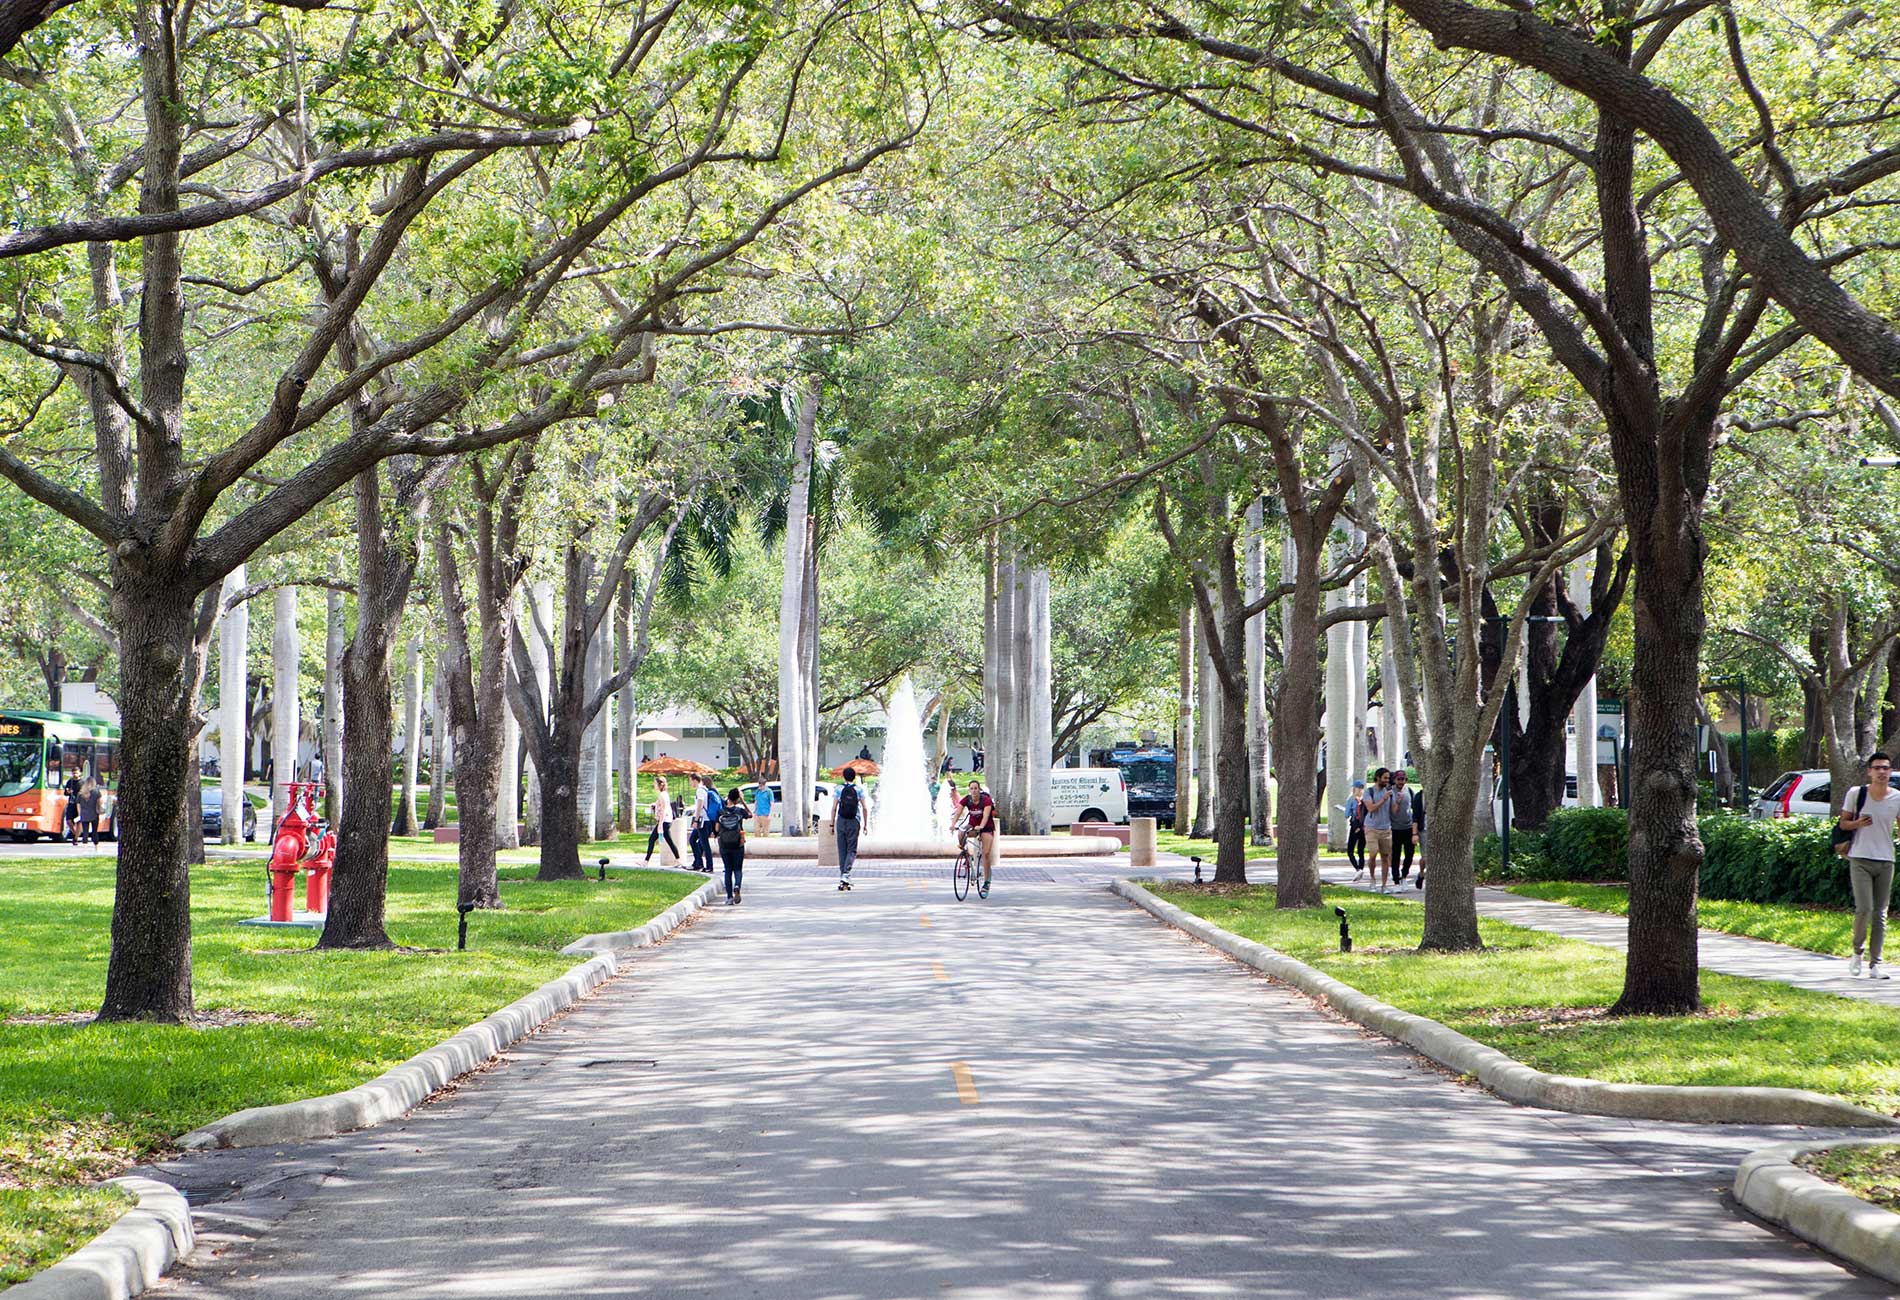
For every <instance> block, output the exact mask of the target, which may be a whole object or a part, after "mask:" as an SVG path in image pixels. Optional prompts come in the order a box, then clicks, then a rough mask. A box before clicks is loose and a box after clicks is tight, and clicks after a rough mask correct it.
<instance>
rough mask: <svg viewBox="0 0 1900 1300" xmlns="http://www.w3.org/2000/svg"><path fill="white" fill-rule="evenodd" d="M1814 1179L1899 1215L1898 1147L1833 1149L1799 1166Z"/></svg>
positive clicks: (1898, 1145) (1899, 1163)
mask: <svg viewBox="0 0 1900 1300" xmlns="http://www.w3.org/2000/svg"><path fill="white" fill-rule="evenodd" d="M1799 1163H1800V1164H1801V1166H1802V1168H1804V1169H1806V1170H1807V1171H1808V1172H1809V1173H1811V1174H1813V1175H1814V1176H1815V1177H1817V1178H1825V1179H1827V1180H1828V1181H1829V1182H1830V1183H1834V1184H1836V1185H1838V1186H1840V1187H1843V1188H1846V1189H1847V1190H1848V1191H1850V1192H1852V1193H1853V1194H1854V1195H1856V1196H1858V1197H1860V1198H1861V1199H1862V1200H1864V1201H1872V1202H1873V1203H1874V1204H1875V1205H1879V1206H1884V1207H1885V1208H1887V1209H1889V1210H1893V1211H1895V1212H1897V1213H1900V1144H1896V1145H1892V1146H1866V1147H1836V1148H1835V1149H1834V1150H1832V1151H1822V1152H1819V1153H1818V1154H1816V1155H1812V1156H1808V1157H1806V1158H1805V1159H1803V1160H1801V1161H1800V1162H1799Z"/></svg>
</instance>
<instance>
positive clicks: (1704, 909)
mask: <svg viewBox="0 0 1900 1300" xmlns="http://www.w3.org/2000/svg"><path fill="white" fill-rule="evenodd" d="M1507 888H1508V889H1509V890H1510V891H1511V892H1512V893H1513V894H1522V895H1524V897H1526V898H1542V899H1548V900H1549V901H1550V902H1553V903H1568V904H1569V905H1570V906H1572V907H1582V908H1588V909H1589V910H1590V911H1592V912H1609V913H1611V914H1613V915H1616V916H1628V915H1629V910H1630V897H1629V888H1628V887H1627V886H1625V885H1579V884H1571V883H1568V882H1565V881H1556V880H1553V881H1536V882H1526V883H1524V884H1517V885H1510V886H1507ZM1696 920H1697V921H1698V922H1699V923H1700V924H1701V925H1703V926H1704V927H1705V928H1707V929H1710V930H1721V931H1723V932H1724V933H1726V934H1741V935H1747V936H1748V937H1749V938H1751V939H1767V940H1770V941H1771V942H1774V943H1785V944H1788V945H1790V946H1792V947H1796V948H1806V949H1807V950H1808V951H1809V952H1821V953H1827V954H1828V955H1830V956H1834V957H1846V956H1849V955H1850V954H1851V953H1852V952H1853V951H1854V914H1853V913H1852V912H1843V911H1840V910H1839V909H1837V908H1831V907H1795V906H1792V905H1790V904H1787V903H1740V902H1736V901H1735V900H1734V899H1729V898H1704V899H1700V900H1698V901H1697V903H1696Z"/></svg>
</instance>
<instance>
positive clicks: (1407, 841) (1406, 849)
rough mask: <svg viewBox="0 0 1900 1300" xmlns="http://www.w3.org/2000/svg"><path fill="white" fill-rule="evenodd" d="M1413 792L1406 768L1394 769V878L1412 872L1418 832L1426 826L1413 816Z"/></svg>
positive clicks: (1396, 878)
mask: <svg viewBox="0 0 1900 1300" xmlns="http://www.w3.org/2000/svg"><path fill="white" fill-rule="evenodd" d="M1412 798H1413V796H1412V792H1411V791H1410V790H1409V789H1407V788H1406V785H1405V769H1404V768H1402V767H1395V768H1393V769H1392V879H1393V881H1394V882H1397V881H1400V880H1403V879H1405V878H1406V877H1407V876H1409V875H1411V874H1412V850H1413V847H1414V845H1415V843H1416V836H1417V834H1418V832H1420V831H1422V830H1423V829H1424V828H1423V827H1421V826H1419V825H1418V824H1417V821H1416V819H1415V818H1414V817H1413V811H1414V805H1413V803H1412Z"/></svg>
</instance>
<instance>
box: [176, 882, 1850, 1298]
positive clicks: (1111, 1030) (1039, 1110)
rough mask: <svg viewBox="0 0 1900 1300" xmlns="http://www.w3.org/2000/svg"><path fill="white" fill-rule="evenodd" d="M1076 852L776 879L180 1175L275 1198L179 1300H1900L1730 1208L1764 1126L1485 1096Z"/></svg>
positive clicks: (210, 1208)
mask: <svg viewBox="0 0 1900 1300" xmlns="http://www.w3.org/2000/svg"><path fill="white" fill-rule="evenodd" d="M1030 871H1031V872H1032V873H1033V874H1035V875H1042V874H1045V872H1044V871H1042V870H1035V869H1033V868H1032V869H1030ZM1084 873H1087V874H1090V875H1093V874H1094V873H1095V869H1092V868H1075V867H1068V866H1064V865H1063V864H1061V863H1055V862H1052V863H1049V864H1046V874H1047V875H1048V876H1050V877H1053V878H1054V879H1052V880H1051V881H1050V883H1031V882H1030V881H1027V880H1025V881H1022V882H1019V883H1012V882H1011V881H1010V880H1009V877H1008V874H1007V869H1005V872H1004V874H1001V875H999V878H998V880H999V883H998V888H997V890H996V892H995V893H994V894H993V895H992V896H991V899H990V901H989V902H988V903H987V904H984V905H978V904H976V903H975V901H974V900H972V901H970V902H968V903H965V904H961V905H959V904H957V903H955V901H954V900H953V899H952V898H951V896H950V892H949V890H948V888H947V886H946V881H945V880H944V878H943V877H944V876H945V875H946V874H947V873H946V872H941V871H931V872H929V873H928V874H927V875H926V874H925V873H924V872H922V871H919V872H916V873H914V874H912V876H911V878H909V879H904V878H888V879H881V880H878V881H875V882H871V883H867V884H865V885H864V886H862V887H861V888H860V889H859V890H857V891H855V892H854V893H853V894H852V896H851V897H850V899H849V900H841V899H839V898H837V897H836V896H835V895H833V894H831V893H830V892H829V890H828V886H827V885H826V884H825V882H824V881H822V880H812V879H800V878H796V877H790V878H784V879H780V878H776V877H775V876H774V875H772V874H771V873H770V872H761V873H760V878H759V879H758V880H757V882H756V883H755V884H751V885H749V888H748V891H747V896H746V902H745V905H744V906H743V907H740V908H738V909H734V910H722V911H716V912H714V913H713V914H712V915H709V916H707V917H706V918H705V919H704V920H702V921H700V922H699V923H698V924H696V925H695V926H693V927H692V928H690V929H689V930H687V931H685V932H684V933H682V934H681V935H680V936H678V937H677V938H675V939H673V940H671V941H669V942H668V943H667V944H666V945H664V946H662V947H661V948H659V949H656V950H654V951H652V952H650V953H648V954H646V955H645V956H643V957H640V958H639V959H637V960H636V962H635V964H634V966H633V969H632V971H631V973H630V974H628V975H627V976H625V977H624V978H622V979H621V980H619V981H618V982H616V983H615V984H613V985H611V986H609V988H608V989H606V990H605V991H603V992H602V993H600V994H599V995H597V996H596V997H595V998H594V999H592V1000H591V1001H590V1002H588V1003H587V1004H586V1005H584V1006H583V1007H581V1008H579V1009H577V1010H576V1011H574V1012H573V1013H571V1014H570V1015H568V1016H566V1017H564V1018H563V1019H562V1020H560V1021H558V1022H557V1023H556V1024H554V1025H552V1026H550V1027H549V1028H548V1029H547V1030H545V1031H543V1032H542V1033H541V1034H539V1035H536V1036H535V1037H533V1038H530V1039H528V1040H526V1041H524V1042H522V1043H521V1044H519V1045H518V1046H517V1047H516V1048H515V1049H513V1050H512V1051H510V1052H509V1053H508V1059H507V1060H506V1061H505V1063H504V1064H502V1065H501V1066H499V1067H497V1068H496V1069H494V1070H491V1071H489V1072H487V1073H485V1074H483V1075H481V1076H479V1077H478V1078H476V1079H472V1080H470V1081H469V1082H468V1083H466V1084H465V1085H464V1086H463V1087H461V1088H460V1089H458V1090H457V1091H456V1093H455V1094H454V1095H453V1096H451V1097H448V1098H445V1099H443V1100H442V1101H440V1102H438V1103H436V1104H434V1105H432V1106H430V1107H428V1108H426V1109H424V1110H422V1111H420V1112H418V1113H417V1114H416V1115H415V1116H414V1117H413V1118H412V1119H411V1120H409V1121H407V1122H405V1123H404V1124H402V1125H400V1126H399V1127H396V1128H391V1129H388V1130H381V1131H373V1132H367V1133H362V1134H358V1135H354V1136H349V1137H344V1138H339V1139H335V1140H333V1141H329V1142H324V1143H318V1144H313V1145H310V1146H307V1147H300V1148H292V1149H290V1150H289V1151H287V1152H286V1153H285V1154H284V1156H283V1158H281V1159H280V1158H279V1157H278V1156H277V1154H276V1153H275V1152H274V1151H273V1152H270V1153H265V1152H256V1153H252V1152H226V1153H218V1154H216V1155H214V1156H212V1157H210V1158H209V1159H206V1160H201V1161H192V1162H189V1163H188V1164H186V1165H184V1166H181V1168H180V1173H181V1175H182V1176H183V1177H184V1179H185V1180H186V1185H187V1187H188V1188H190V1189H191V1190H192V1192H193V1199H194V1202H196V1201H197V1200H198V1189H203V1191H204V1193H205V1194H206V1196H207V1202H206V1204H205V1209H204V1218H205V1221H206V1222H208V1223H210V1224H213V1225H216V1224H219V1223H220V1222H224V1223H226V1225H227V1227H228V1226H229V1225H230V1222H231V1219H232V1218H235V1216H236V1215H237V1214H239V1213H260V1214H263V1215H267V1216H269V1220H268V1221H267V1222H264V1223H261V1224H258V1225H256V1226H255V1227H254V1228H253V1229H252V1231H253V1232H256V1233H258V1234H260V1235H259V1236H258V1239H257V1240H256V1241H254V1242H248V1243H243V1244H231V1245H229V1246H228V1248H226V1249H224V1250H223V1252H222V1253H221V1254H218V1255H217V1256H216V1257H215V1258H210V1257H204V1258H202V1260H201V1262H196V1263H194V1266H193V1267H191V1268H190V1269H188V1270H186V1271H185V1272H184V1273H183V1274H182V1275H181V1282H180V1285H179V1288H178V1289H179V1293H180V1294H183V1295H189V1296H206V1297H210V1296H231V1297H238V1296H267V1295H286V1294H292V1293H295V1294H299V1295H345V1294H356V1293H360V1292H362V1291H363V1290H364V1289H368V1290H372V1291H378V1292H385V1293H390V1294H394V1293H401V1294H405V1295H435V1294H442V1295H450V1294H467V1293H468V1292H469V1291H471V1290H493V1291H495V1292H496V1293H505V1294H509V1295H517V1296H570V1295H586V1294H602V1295H622V1296H646V1295H653V1296H660V1295H668V1296H675V1295H705V1296H766V1297H773V1296H786V1297H793V1296H819V1295H822V1296H831V1297H853V1298H857V1297H865V1298H869V1297H927V1296H942V1295H952V1296H1024V1297H1028V1296H1036V1297H1045V1296H1047V1297H1067V1296H1078V1297H1079V1296H1151V1295H1171V1294H1193V1295H1220V1296H1256V1297H1257V1296H1288V1297H1294V1296H1299V1297H1315V1296H1318V1297H1342V1298H1343V1297H1355V1296H1366V1295H1378V1294H1386V1293H1389V1294H1406V1295H1417V1296H1445V1297H1467V1298H1468V1297H1478V1296H1484V1297H1493V1296H1495V1297H1513V1298H1516V1297H1523V1296H1529V1295H1545V1294H1548V1295H1563V1296H1632V1295H1659V1294H1687V1295H1723V1296H1736V1297H1744V1296H1760V1297H1771V1296H1773V1297H1780V1296H1787V1295H1790V1294H1801V1295H1815V1296H1857V1295H1867V1296H1874V1295H1884V1294H1887V1291H1886V1289H1885V1288H1884V1287H1883V1286H1881V1285H1879V1284H1877V1283H1872V1282H1867V1281H1863V1280H1860V1279H1857V1278H1855V1277H1853V1276H1852V1275H1851V1274H1849V1273H1847V1272H1845V1271H1843V1270H1842V1269H1840V1268H1839V1267H1838V1266H1837V1265H1834V1264H1832V1263H1830V1262H1828V1261H1827V1260H1826V1259H1824V1258H1823V1257H1820V1256H1818V1255H1816V1254H1815V1253H1814V1252H1813V1251H1812V1250H1809V1249H1807V1248H1805V1247H1803V1246H1800V1245H1798V1244H1796V1243H1791V1242H1790V1241H1789V1240H1788V1239H1786V1238H1784V1237H1782V1236H1780V1235H1779V1234H1777V1233H1774V1232H1772V1231H1769V1230H1766V1229H1764V1228H1762V1227H1760V1226H1757V1225H1755V1224H1753V1223H1751V1222H1748V1221H1747V1220H1746V1219H1744V1218H1742V1217H1739V1216H1737V1215H1736V1214H1735V1213H1734V1212H1733V1211H1732V1210H1731V1209H1730V1208H1729V1207H1728V1206H1726V1205H1725V1204H1724V1201H1723V1189H1724V1188H1725V1186H1726V1184H1727V1181H1728V1178H1729V1175H1730V1172H1731V1170H1732V1167H1733V1163H1734V1161H1735V1160H1736V1159H1737V1158H1738V1156H1739V1154H1740V1153H1741V1152H1743V1151H1746V1150H1749V1149H1753V1148H1754V1147H1756V1146H1759V1145H1762V1144H1764V1143H1765V1141H1767V1140H1770V1139H1772V1138H1773V1137H1775V1136H1779V1135H1776V1134H1772V1133H1764V1132H1762V1131H1759V1130H1742V1129H1732V1128H1724V1127H1716V1128H1707V1127H1704V1128H1697V1127H1693V1126H1690V1127H1684V1126H1671V1125H1662V1124H1641V1123H1627V1122H1621V1121H1614V1120H1604V1119H1593V1118H1589V1117H1584V1116H1575V1115H1559V1114H1553V1113H1547V1112H1535V1111H1526V1110H1520V1109H1516V1108H1513V1107H1510V1106H1507V1105H1505V1104H1503V1103H1501V1102H1499V1101H1497V1100H1496V1099H1494V1098H1491V1097H1488V1096H1486V1095H1484V1094H1483V1093H1482V1092H1479V1091H1477V1090H1474V1089H1471V1088H1469V1087H1461V1086H1459V1085H1457V1084H1455V1083H1452V1082H1451V1081H1449V1080H1447V1079H1446V1078H1444V1077H1443V1076H1442V1075H1441V1074H1440V1073H1439V1072H1438V1071H1436V1070H1435V1069H1433V1068H1430V1067H1428V1066H1427V1065H1426V1064H1425V1063H1423V1062H1422V1061H1420V1060H1419V1059H1418V1058H1416V1057H1414V1056H1412V1055H1411V1054H1409V1053H1407V1052H1404V1051H1402V1050H1399V1049H1396V1048H1394V1047H1392V1046H1391V1045H1389V1044H1386V1043H1382V1042H1379V1041H1377V1040H1372V1039H1368V1038H1367V1036H1366V1035H1364V1034H1363V1033H1362V1032H1360V1031H1359V1030H1357V1029H1356V1028H1355V1027H1354V1026H1351V1025H1347V1024H1341V1023H1339V1022H1338V1021H1336V1020H1332V1019H1329V1018H1328V1017H1327V1016H1325V1015H1323V1014H1321V1013H1320V1012H1318V1011H1316V1010H1315V1009H1314V1008H1313V1007H1312V1005H1311V1004H1310V1003H1308V1002H1307V1001H1306V1000H1305V999H1303V998H1301V997H1298V996H1297V995H1294V994H1292V993H1290V992H1289V991H1287V990H1286V989H1285V988H1283V987H1280V986H1277V985H1274V984H1272V983H1270V982H1268V981H1266V980H1264V979H1262V978H1260V977H1259V976H1257V975H1254V974H1253V973H1251V972H1248V971H1245V970H1244V969H1243V968H1241V967H1239V966H1236V965H1234V964H1232V963H1230V962H1227V961H1226V960H1225V959H1223V958H1221V957H1219V956H1218V955H1216V954H1214V953H1213V952H1211V951H1210V950H1208V949H1206V948H1204V947H1202V946H1200V945H1198V944H1195V943H1193V942H1192V941H1190V940H1187V939H1186V938H1185V937H1183V936H1181V935H1179V934H1178V933H1175V932H1173V931H1170V930H1167V929H1166V928H1164V927H1161V926H1159V925H1157V924H1156V923H1155V922H1154V921H1153V920H1151V919H1150V918H1148V917H1146V916H1144V915H1142V914H1141V913H1139V912H1136V911H1135V910H1134V909H1132V908H1129V907H1127V906H1126V905H1125V904H1123V903H1121V902H1120V901H1119V900H1116V899H1113V898H1110V897H1109V896H1108V895H1107V894H1106V893H1104V892H1103V891H1101V890H1100V889H1099V887H1097V886H1093V885H1084V884H1081V883H1077V879H1076V878H1077V876H1079V875H1082V874H1084ZM847 972H848V973H847ZM966 1070H967V1074H965V1073H963V1072H964V1071H966ZM293 1173H298V1174H303V1175H304V1177H303V1178H301V1179H297V1180H293V1181H291V1182H290V1183H289V1184H288V1185H287V1186H286V1185H279V1184H277V1183H276V1182H275V1181H274V1180H276V1179H279V1178H282V1177H284V1176H285V1175H287V1174H293ZM318 1173H321V1174H322V1175H323V1177H322V1179H321V1181H318V1180H317V1178H316V1177H315V1175H317V1174H318ZM232 1180H236V1181H237V1182H238V1183H239V1185H240V1187H243V1188H245V1189H246V1190H245V1191H244V1192H240V1193H239V1198H240V1200H242V1199H243V1198H244V1197H245V1196H246V1195H248V1196H252V1197H255V1198H257V1199H256V1201H255V1202H254V1203H252V1204H250V1205H248V1206H244V1207H240V1206H237V1205H234V1206H230V1207H222V1206H220V1205H218V1204H215V1203H211V1199H210V1198H222V1197H224V1196H227V1195H229V1194H230V1189H229V1188H228V1187H227V1186H226V1184H227V1183H228V1182H230V1181H232ZM279 1195H283V1196H285V1197H286V1198H287V1199H286V1200H284V1201H276V1200H275V1199H274V1198H275V1197H277V1196H279ZM227 1216H228V1217H227ZM279 1216H281V1217H279ZM477 1225H479V1226H477ZM213 1244H215V1243H213ZM202 1255H203V1252H201V1256H202Z"/></svg>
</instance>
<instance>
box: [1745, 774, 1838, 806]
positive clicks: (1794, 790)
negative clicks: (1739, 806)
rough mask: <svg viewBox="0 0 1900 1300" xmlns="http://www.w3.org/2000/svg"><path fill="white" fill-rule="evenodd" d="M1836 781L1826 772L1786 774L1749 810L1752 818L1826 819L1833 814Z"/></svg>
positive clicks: (1762, 794) (1765, 791) (1770, 785)
mask: <svg viewBox="0 0 1900 1300" xmlns="http://www.w3.org/2000/svg"><path fill="white" fill-rule="evenodd" d="M1833 799H1834V778H1833V776H1832V774H1831V773H1829V772H1828V771H1827V770H1826V769H1825V768H1823V769H1820V770H1812V769H1810V770H1808V771H1803V772H1783V773H1782V774H1781V775H1780V776H1778V777H1776V778H1775V779H1774V780H1773V781H1772V782H1770V783H1769V785H1768V788H1767V789H1765V790H1763V791H1762V792H1761V797H1760V798H1758V799H1756V800H1755V804H1754V807H1752V808H1750V809H1749V816H1751V817H1761V818H1774V817H1793V816H1796V815H1797V814H1799V815H1805V816H1810V817H1826V816H1828V815H1829V814H1831V813H1832V812H1833V811H1834V804H1833Z"/></svg>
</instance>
